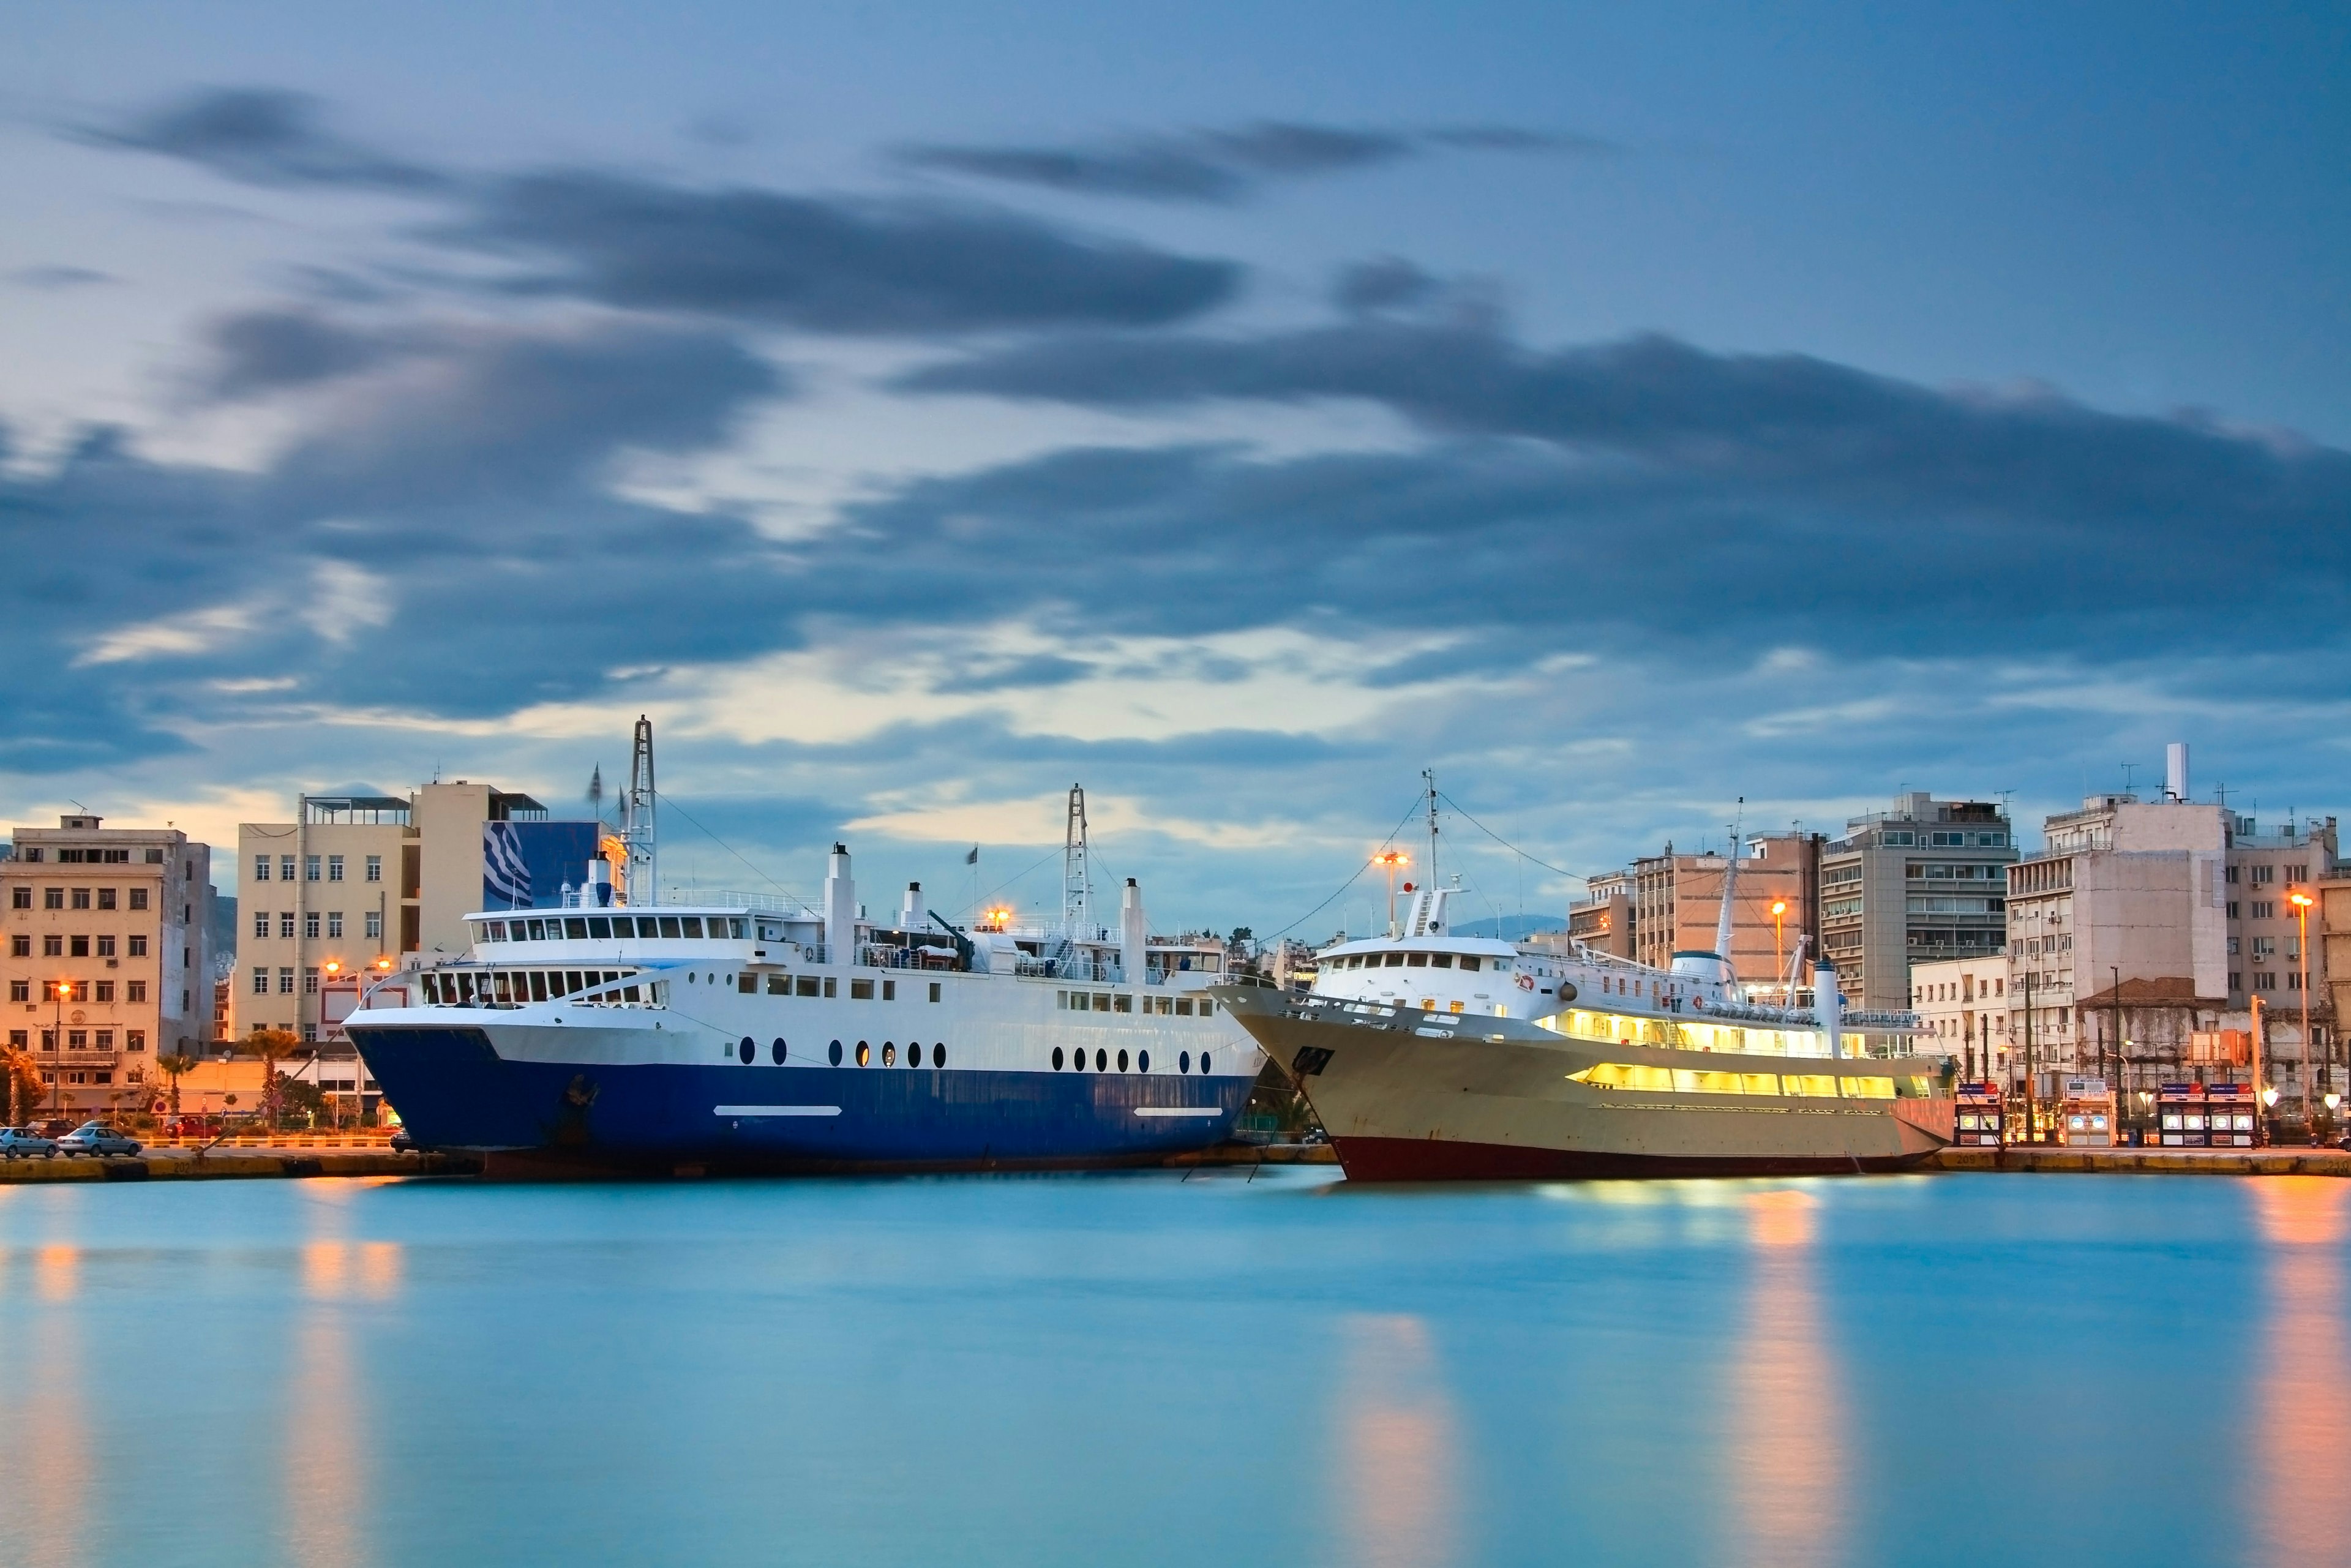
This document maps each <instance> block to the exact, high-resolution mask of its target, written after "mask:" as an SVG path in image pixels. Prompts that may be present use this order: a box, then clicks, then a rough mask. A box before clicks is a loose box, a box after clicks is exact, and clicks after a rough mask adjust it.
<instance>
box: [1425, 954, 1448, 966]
mask: <svg viewBox="0 0 2351 1568" xmlns="http://www.w3.org/2000/svg"><path fill="white" fill-rule="evenodd" d="M1428 967H1430V968H1432V969H1450V968H1451V967H1453V955H1452V954H1450V953H1431V954H1430V955H1429V956H1428Z"/></svg>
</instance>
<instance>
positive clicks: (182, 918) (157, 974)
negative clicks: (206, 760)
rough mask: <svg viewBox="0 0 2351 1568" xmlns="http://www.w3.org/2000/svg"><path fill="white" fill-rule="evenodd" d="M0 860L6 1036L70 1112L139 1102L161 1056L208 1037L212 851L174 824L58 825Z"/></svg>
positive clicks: (21, 837) (85, 819)
mask: <svg viewBox="0 0 2351 1568" xmlns="http://www.w3.org/2000/svg"><path fill="white" fill-rule="evenodd" d="M13 840H14V841H13V843H12V844H11V845H10V851H11V852H10V854H9V855H8V856H7V858H5V859H0V922H5V931H6V935H7V959H6V967H5V978H6V981H7V986H8V1004H7V1023H6V1029H7V1040H8V1043H9V1044H10V1045H11V1046H12V1047H14V1048H15V1049H16V1050H19V1051H30V1052H31V1053H32V1054H33V1057H34V1060H35V1061H37V1062H38V1063H39V1064H40V1070H41V1077H42V1079H43V1080H44V1081H45V1082H47V1084H48V1085H49V1086H50V1099H49V1102H48V1104H49V1105H50V1106H51V1107H53V1108H54V1109H55V1110H57V1113H59V1114H62V1115H80V1114H84V1113H108V1112H112V1111H115V1110H120V1109H128V1108H130V1107H131V1106H133V1105H137V1104H140V1103H143V1101H144V1100H145V1098H146V1095H147V1093H148V1092H149V1090H150V1088H151V1086H152V1084H153V1082H155V1080H156V1078H157V1076H158V1075H157V1073H156V1070H155V1066H154V1064H155V1062H156V1061H157V1059H159V1058H160V1057H163V1056H167V1055H172V1054H174V1053H179V1054H194V1053H196V1052H199V1051H202V1050H203V1049H204V1044H203V1042H204V1039H205V1038H206V1036H207V1035H208V1034H209V1033H210V1032H211V1031H210V1028H209V1024H210V1020H211V1018H212V999H213V986H212V956H211V954H210V952H209V951H208V950H207V945H206V933H207V932H208V931H209V930H210V928H211V922H212V904H213V885H212V851H211V850H210V849H209V848H208V847H206V846H205V845H204V844H198V843H191V842H189V841H188V835H187V834H185V833H183V832H181V831H178V830H177V829H172V828H109V827H106V826H104V825H103V824H102V822H101V821H100V819H99V818H98V817H95V816H89V815H74V816H68V817H63V818H60V819H59V821H58V825H57V827H55V828H18V829H17V830H16V832H15V834H14V835H13Z"/></svg>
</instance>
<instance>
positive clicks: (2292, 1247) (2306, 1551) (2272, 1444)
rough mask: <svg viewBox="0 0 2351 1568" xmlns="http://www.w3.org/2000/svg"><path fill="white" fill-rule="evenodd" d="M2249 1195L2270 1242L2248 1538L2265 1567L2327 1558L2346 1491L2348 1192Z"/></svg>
mask: <svg viewBox="0 0 2351 1568" xmlns="http://www.w3.org/2000/svg"><path fill="white" fill-rule="evenodd" d="M2252 1191H2253V1199H2254V1204H2255V1210H2254V1211H2255V1213H2256V1214H2257V1215H2258V1217H2259V1219H2260V1223H2261V1228H2262V1239H2263V1240H2265V1241H2267V1242H2268V1243H2269V1249H2268V1258H2267V1265H2266V1268H2267V1285H2268V1293H2269V1316H2268V1322H2267V1324H2266V1325H2265V1332H2264V1333H2262V1339H2261V1347H2260V1350H2259V1352H2258V1353H2257V1354H2256V1357H2255V1364H2256V1365H2257V1366H2258V1367H2259V1368H2260V1372H2259V1384H2258V1387H2257V1391H2256V1394H2255V1397H2254V1407H2253V1411H2254V1414H2253V1418H2254V1423H2255V1425H2254V1430H2255V1431H2256V1433H2257V1434H2258V1437H2257V1439H2256V1442H2255V1444H2254V1451H2255V1453H2256V1454H2257V1455H2258V1460H2257V1464H2258V1473H2257V1475H2256V1477H2255V1479H2254V1487H2253V1495H2254V1496H2255V1497H2256V1498H2257V1499H2258V1502H2257V1505H2256V1508H2255V1511H2254V1512H2255V1517H2254V1520H2253V1521H2252V1522H2253V1539H2254V1540H2255V1542H2258V1543H2259V1545H2260V1548H2261V1559H2260V1560H2261V1561H2262V1562H2264V1563H2276V1564H2281V1565H2283V1564H2286V1563H2296V1564H2299V1563H2324V1562H2328V1561H2333V1560H2335V1553H2336V1552H2339V1551H2340V1549H2341V1515H2340V1512H2339V1507H2340V1502H2341V1500H2342V1498H2343V1497H2344V1496H2345V1494H2346V1492H2351V1363H2346V1355H2345V1350H2344V1340H2343V1310H2344V1301H2343V1275H2342V1270H2343V1258H2342V1249H2341V1247H2342V1241H2343V1238H2344V1231H2345V1220H2346V1200H2351V1186H2346V1183H2344V1182H2342V1181H2340V1180H2338V1179H2335V1178H2333V1177H2328V1176H2271V1177H2266V1178H2264V1179H2262V1180H2261V1181H2258V1182H2255V1183H2254V1184H2252Z"/></svg>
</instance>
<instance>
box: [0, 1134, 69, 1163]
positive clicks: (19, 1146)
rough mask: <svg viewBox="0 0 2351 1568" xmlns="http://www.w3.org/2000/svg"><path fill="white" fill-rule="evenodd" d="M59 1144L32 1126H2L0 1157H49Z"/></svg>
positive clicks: (12, 1158)
mask: <svg viewBox="0 0 2351 1568" xmlns="http://www.w3.org/2000/svg"><path fill="white" fill-rule="evenodd" d="M56 1153H57V1145H55V1144H53V1143H51V1142H49V1140H48V1139H47V1138H45V1137H43V1136H41V1134H38V1133H37V1132H35V1131H34V1130H33V1129H32V1128H30V1127H0V1159H8V1160H23V1159H34V1158H39V1159H47V1158H48V1157H49V1156H50V1155H54V1154H56Z"/></svg>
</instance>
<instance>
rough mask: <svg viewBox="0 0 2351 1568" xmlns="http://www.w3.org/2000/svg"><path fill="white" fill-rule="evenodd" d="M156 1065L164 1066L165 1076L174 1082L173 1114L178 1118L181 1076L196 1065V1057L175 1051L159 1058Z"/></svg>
mask: <svg viewBox="0 0 2351 1568" xmlns="http://www.w3.org/2000/svg"><path fill="white" fill-rule="evenodd" d="M155 1065H156V1066H158V1067H160V1068H162V1070H163V1076H164V1077H165V1078H168V1079H170V1080H171V1082H172V1116H173V1118H174V1119H176V1118H177V1117H178V1116H179V1114H180V1078H181V1076H182V1075H183V1073H186V1072H187V1071H190V1070H191V1069H193V1067H194V1066H195V1065H196V1059H195V1058H194V1057H193V1056H186V1055H182V1054H180V1053H178V1052H174V1053H173V1054H172V1055H170V1056H166V1057H162V1058H160V1059H158V1060H157V1061H156V1063H155Z"/></svg>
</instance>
